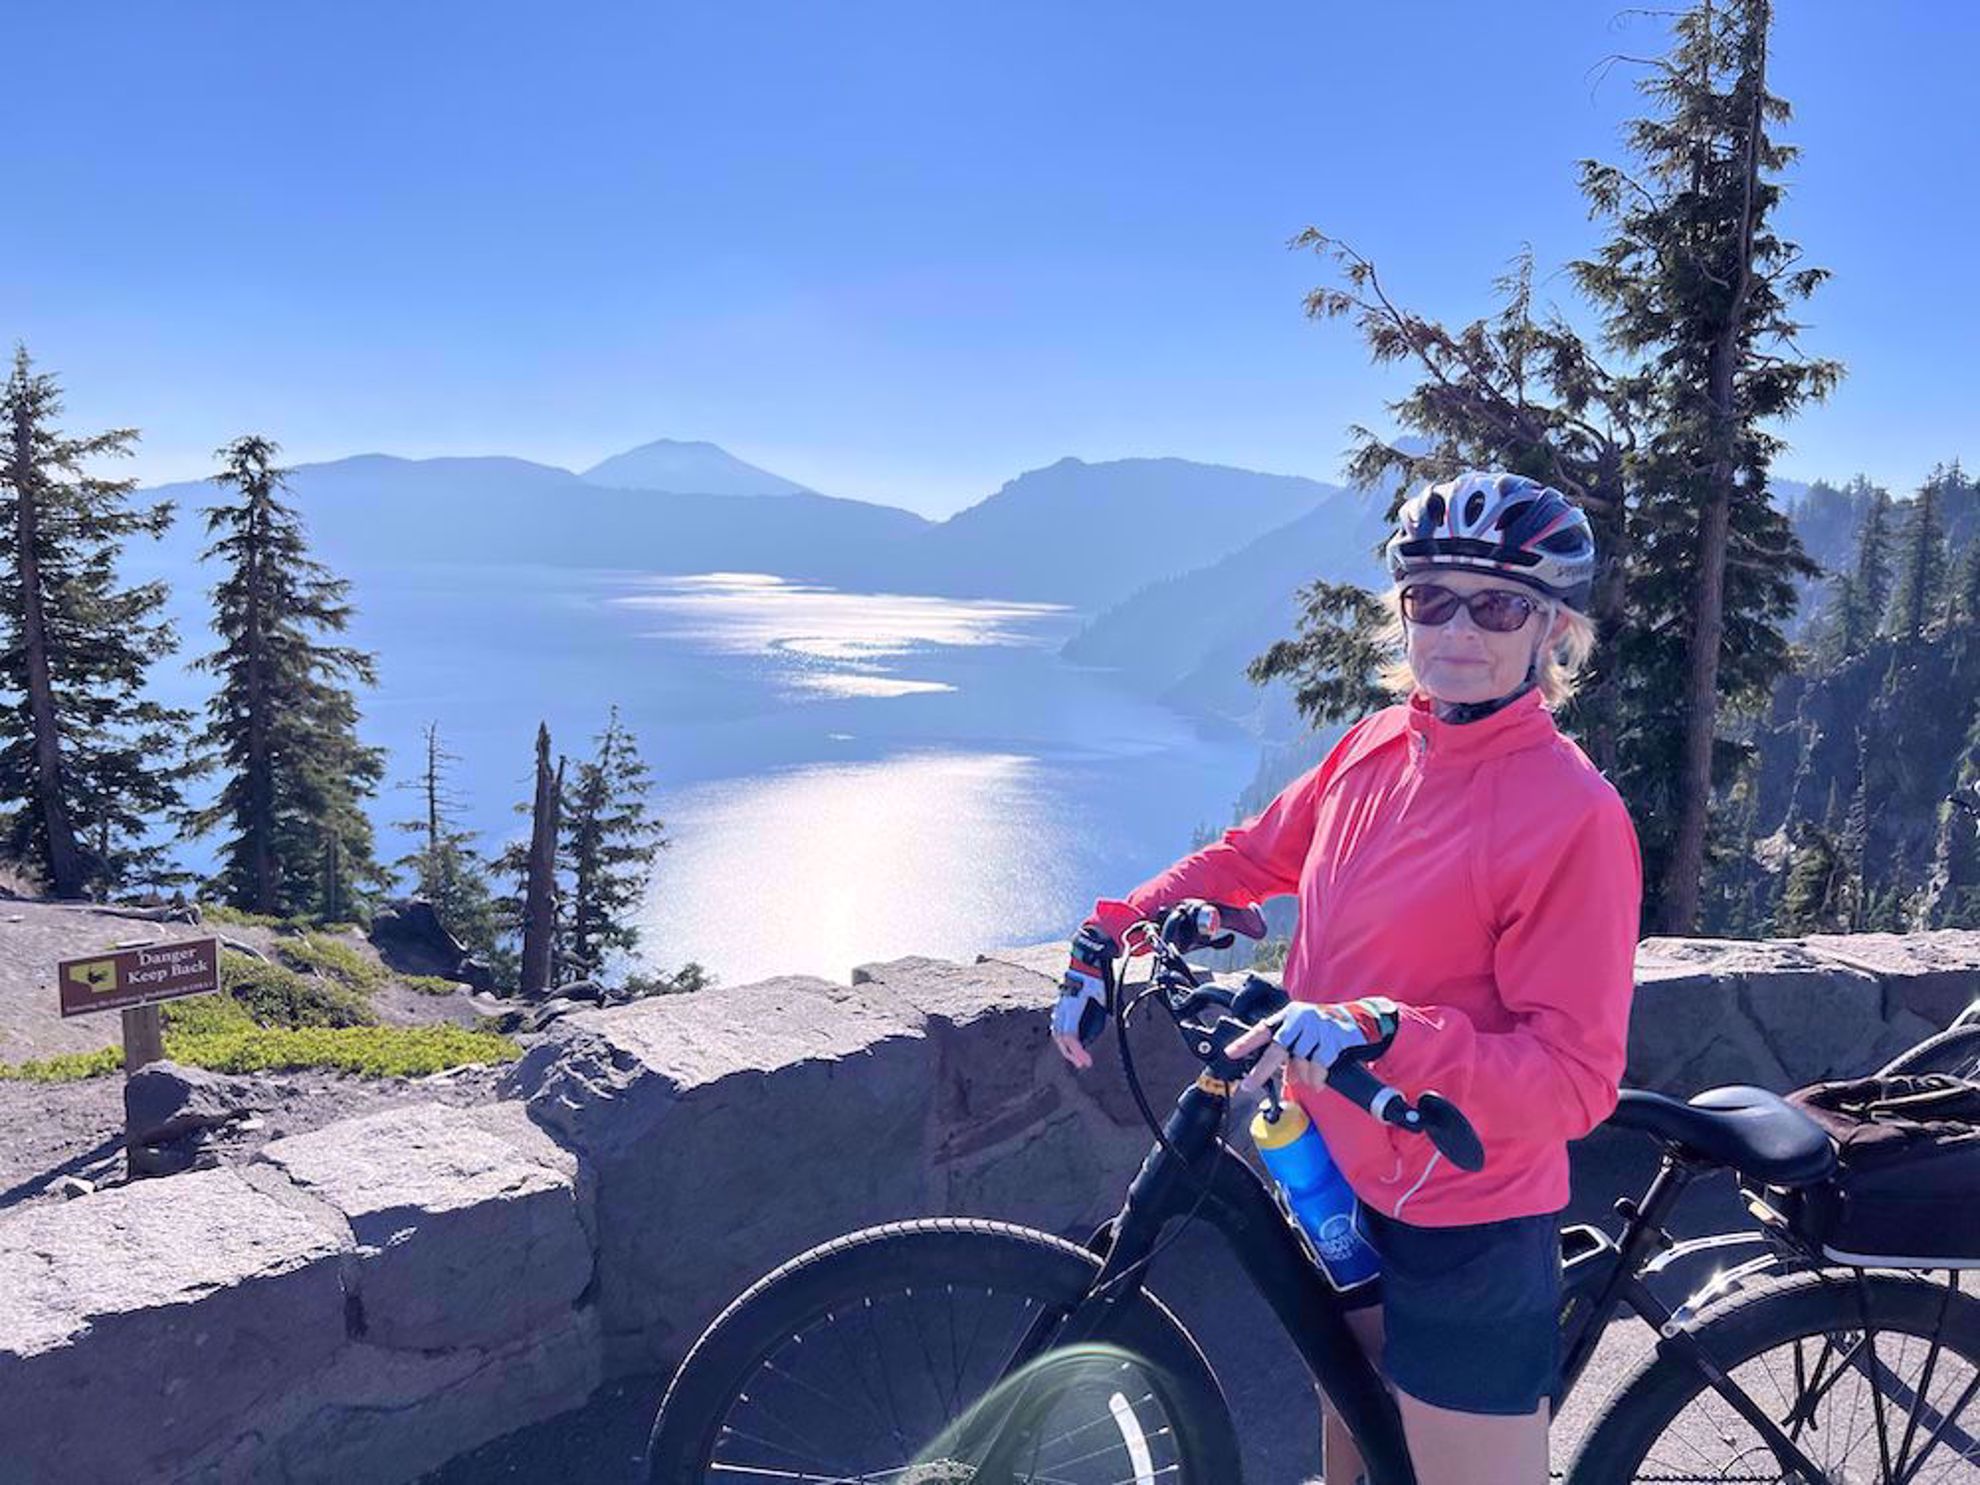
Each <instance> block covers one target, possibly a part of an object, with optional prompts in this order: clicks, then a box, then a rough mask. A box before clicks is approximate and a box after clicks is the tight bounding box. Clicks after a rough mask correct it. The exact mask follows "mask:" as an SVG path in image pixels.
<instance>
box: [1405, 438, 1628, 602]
mask: <svg viewBox="0 0 1980 1485" xmlns="http://www.w3.org/2000/svg"><path fill="white" fill-rule="evenodd" d="M1387 554H1388V561H1389V575H1390V576H1391V577H1392V578H1394V579H1395V580H1396V581H1397V582H1399V583H1400V582H1402V581H1403V580H1404V579H1405V578H1409V577H1414V576H1416V575H1417V574H1418V573H1424V572H1435V571H1437V570H1439V569H1443V570H1446V571H1448V570H1450V569H1452V568H1459V569H1464V570H1468V571H1473V572H1490V573H1494V574H1496V575H1497V576H1499V577H1503V578H1507V579H1510V580H1511V581H1513V582H1516V583H1519V584H1521V585H1523V586H1525V587H1528V588H1532V589H1534V590H1536V591H1537V592H1540V593H1544V594H1546V595H1547V596H1548V597H1549V598H1552V599H1554V600H1555V601H1556V602H1558V603H1561V604H1564V605H1566V606H1567V607H1568V608H1571V609H1574V610H1576V611H1577V612H1580V613H1585V612H1587V609H1588V596H1589V593H1590V592H1591V591H1592V590H1593V588H1594V585H1595V534H1594V532H1593V531H1592V530H1591V529H1590V527H1589V525H1588V517H1587V516H1586V515H1585V514H1584V513H1583V512H1582V510H1581V508H1580V507H1579V506H1577V505H1575V504H1574V503H1573V502H1572V501H1571V500H1569V499H1568V498H1567V496H1565V495H1563V494H1562V493H1561V492H1560V491H1559V490H1556V489H1554V488H1553V487H1552V486H1551V485H1543V484H1541V483H1540V482H1539V481H1538V480H1532V479H1528V478H1527V477H1526V476H1525V475H1520V474H1504V473H1500V472H1496V471H1481V470H1475V469H1474V470H1467V471H1465V472H1464V473H1463V474H1460V475H1458V476H1457V477H1456V478H1454V479H1448V480H1444V481H1442V482H1440V483H1437V484H1432V485H1427V486H1425V487H1424V488H1423V489H1422V490H1420V491H1418V492H1417V493H1416V494H1415V495H1413V496H1411V497H1410V498H1409V499H1408V500H1407V501H1405V502H1404V503H1403V508H1402V510H1401V511H1399V512H1398V513H1397V517H1396V531H1395V534H1394V535H1393V536H1391V537H1390V538H1389V545H1388V549H1387Z"/></svg>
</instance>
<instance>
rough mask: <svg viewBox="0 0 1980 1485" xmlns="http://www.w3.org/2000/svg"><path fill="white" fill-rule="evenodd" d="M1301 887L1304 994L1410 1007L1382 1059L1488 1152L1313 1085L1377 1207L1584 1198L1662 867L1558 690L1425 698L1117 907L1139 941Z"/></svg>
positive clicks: (1307, 1094)
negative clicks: (1481, 711)
mask: <svg viewBox="0 0 1980 1485" xmlns="http://www.w3.org/2000/svg"><path fill="white" fill-rule="evenodd" d="M1289 892H1296V893H1298V895H1299V927H1298V929H1297V931H1296V933H1295V934H1294V937H1293V941H1292V948H1291V953H1290V955H1289V956H1288V959H1287V962H1286V976H1285V982H1286V988H1287V990H1288V991H1289V992H1290V993H1291V995H1292V996H1293V998H1294V999H1296V1000H1308V1001H1316V1002H1321V1003H1325V1002H1329V1001H1341V1000H1353V999H1355V998H1357V997H1359V996H1363V995H1386V996H1388V997H1390V998H1391V999H1393V1000H1395V1001H1396V1002H1397V1003H1398V1004H1399V1005H1400V1006H1401V1007H1402V1018H1401V1025H1400V1027H1399V1028H1398V1030H1397V1032H1396V1036H1395V1040H1394V1042H1393V1043H1392V1044H1391V1046H1390V1048H1389V1050H1388V1052H1387V1053H1386V1054H1384V1055H1383V1056H1382V1057H1381V1059H1380V1060H1379V1061H1378V1063H1377V1064H1376V1070H1377V1071H1378V1072H1380V1073H1381V1075H1382V1076H1383V1078H1384V1080H1385V1081H1387V1082H1389V1083H1392V1084H1394V1085H1395V1086H1396V1087H1398V1088H1400V1089H1401V1090H1402V1091H1403V1092H1404V1093H1405V1094H1407V1095H1408V1096H1409V1097H1411V1098H1412V1099H1414V1098H1415V1097H1417V1096H1418V1095H1419V1094H1421V1093H1422V1092H1424V1091H1425V1090H1426V1089H1432V1088H1434V1089H1436V1090H1437V1091H1438V1092H1439V1093H1442V1094H1443V1095H1444V1096H1445V1097H1447V1098H1450V1099H1453V1100H1454V1101H1455V1102H1456V1103H1457V1104H1458V1106H1459V1107H1460V1108H1462V1109H1463V1110H1464V1111H1465V1113H1466V1114H1467V1115H1469V1116H1470V1118H1471V1122H1472V1124H1473V1125H1474V1126H1475V1127H1476V1128H1477V1130H1478V1134H1479V1137H1480V1138H1481V1139H1482V1140H1483V1141H1484V1145H1485V1167H1484V1169H1483V1170H1481V1171H1478V1172H1476V1173H1475V1174H1466V1173H1465V1172H1464V1171H1461V1170H1458V1169H1456V1168H1455V1167H1454V1166H1452V1165H1451V1164H1450V1162H1448V1161H1446V1160H1444V1159H1442V1158H1441V1157H1439V1156H1438V1155H1437V1153H1436V1151H1435V1150H1434V1149H1433V1148H1432V1147H1431V1145H1430V1142H1429V1141H1428V1140H1426V1139H1424V1138H1422V1137H1421V1136H1418V1135H1411V1134H1405V1133H1403V1132H1402V1131H1400V1130H1397V1129H1394V1128H1393V1127H1391V1126H1388V1125H1384V1124H1378V1123H1377V1122H1376V1121H1375V1120H1374V1119H1372V1118H1370V1117H1369V1116H1368V1115H1367V1114H1366V1113H1365V1112H1363V1111H1362V1110H1361V1109H1359V1108H1357V1107H1355V1106H1354V1105H1352V1104H1350V1103H1349V1102H1348V1101H1347V1100H1346V1099H1344V1098H1342V1097H1340V1096H1339V1095H1338V1094H1335V1093H1332V1092H1330V1091H1328V1090H1325V1089H1322V1088H1307V1087H1301V1088H1298V1089H1297V1090H1296V1091H1297V1093H1298V1096H1299V1099H1300V1102H1301V1103H1302V1104H1303V1105H1305V1107H1306V1109H1307V1112H1308V1113H1309V1114H1311V1115H1312V1118H1313V1121H1314V1123H1315V1124H1316V1125H1317V1126H1318V1128H1319V1130H1320V1133H1321V1135H1322V1137H1323V1138H1325V1140H1326V1141H1327V1148H1328V1150H1329V1151H1330V1152H1331V1153H1332V1154H1333V1156H1334V1158H1335V1160H1337V1161H1338V1162H1339V1163H1340V1166H1341V1169H1342V1171H1343V1172H1344V1173H1345V1174H1346V1176H1347V1178H1348V1180H1349V1182H1350V1183H1351V1184H1352V1185H1353V1187H1354V1189H1355V1191H1356V1193H1357V1194H1358V1195H1359V1196H1360V1197H1361V1199H1362V1200H1363V1201H1365V1202H1367V1203H1369V1204H1370V1205H1371V1206H1374V1207H1376V1208H1378V1209H1379V1210H1381V1211H1382V1212H1384V1213H1386V1214H1388V1215H1390V1216H1392V1217H1397V1218H1400V1219H1402V1220H1405V1221H1408V1222H1411V1223H1413V1224H1416V1225H1418V1226H1423V1227H1452V1226H1458V1225H1461V1224H1464V1223H1472V1222H1491V1221H1497V1220H1499V1219H1501V1218H1506V1217H1521V1216H1530V1215H1535V1214H1539V1213H1547V1212H1556V1211H1559V1210H1560V1209H1561V1208H1562V1207H1564V1206H1565V1205H1566V1204H1567V1199H1568V1159H1567V1142H1568V1141H1569V1140H1571V1139H1576V1138H1578V1137H1580V1136H1581V1135H1584V1134H1586V1133H1588V1131H1589V1130H1591V1129H1593V1128H1594V1127H1595V1126H1596V1125H1597V1124H1599V1123H1601V1122H1602V1120H1604V1119H1605V1118H1607V1117H1608V1115H1609V1113H1610V1111H1611V1110H1612V1109H1614V1107H1615V1104H1616V1087H1617V1084H1618V1082H1619V1080H1620V1079H1621V1077H1622V1071H1623V1061H1624V1053H1625V1048H1626V1043H1627V1038H1628V1028H1629V1006H1630V997H1631V993H1632V991H1633V989H1634V984H1635V981H1634V968H1635V959H1636V933H1637V919H1638V914H1639V911H1640V904H1641V901H1642V893H1643V867H1642V860H1641V857H1640V856H1639V854H1638V851H1637V844H1636V831H1635V829H1634V827H1633V826H1632V825H1631V824H1630V819H1629V813H1628V811H1627V810H1626V809H1625V808H1624V806H1623V802H1622V798H1621V796H1620V795H1618V794H1617V793H1616V791H1615V787H1614V786H1613V785H1611V784H1610V783H1609V781H1608V780H1607V779H1605V778H1603V777H1602V775H1601V774H1600V773H1599V772H1598V771H1597V770H1596V768H1595V766H1594V765H1593V764H1592V763H1590V762H1589V761H1588V758H1587V756H1586V755H1585V754H1584V753H1583V752H1582V751H1581V749H1580V748H1579V747H1577V746H1576V745H1575V744H1574V742H1573V741H1572V740H1570V739H1569V738H1567V737H1565V736H1563V735H1562V734H1561V732H1560V731H1559V730H1558V729H1557V728H1556V727H1555V726H1554V718H1553V714H1552V713H1551V712H1549V711H1548V710H1547V709H1546V708H1545V707H1543V706H1542V705H1541V699H1540V693H1539V692H1538V691H1529V692H1527V693H1526V694H1525V695H1524V696H1521V697H1520V698H1519V699H1518V700H1517V701H1514V702H1512V703H1511V704H1510V705H1508V706H1506V707H1505V708H1504V709H1503V710H1501V711H1498V712H1495V713H1494V714H1493V715H1491V716H1489V717H1486V718H1484V719H1483V720H1481V721H1477V722H1469V723H1464V724H1462V725H1456V724H1452V723H1448V722H1443V721H1439V720H1438V719H1437V717H1436V715H1435V714H1434V713H1433V712H1432V710H1431V708H1430V704H1429V702H1428V701H1427V699H1426V698H1424V697H1423V696H1421V695H1418V696H1415V697H1412V698H1411V700H1410V701H1409V703H1408V704H1407V705H1398V706H1392V707H1388V708H1386V709H1384V710H1382V711H1379V712H1376V713H1375V714H1374V715H1372V716H1369V717H1365V718H1363V719H1362V720H1361V721H1360V722H1358V723H1356V724H1355V726H1354V727H1353V728H1352V729H1350V730H1349V732H1348V734H1347V735H1346V736H1345V737H1343V738H1342V739H1341V740H1340V742H1339V743H1337V744H1336V745H1335V746H1334V748H1333V750H1332V751H1331V752H1330V753H1329V754H1328V755H1327V757H1326V758H1325V759H1324V760H1323V761H1322V762H1321V763H1320V765H1319V766H1318V767H1317V768H1315V769H1313V770H1312V771H1311V772H1309V773H1307V774H1305V775H1303V776H1302V777H1300V778H1298V779H1296V780H1295V781H1294V782H1293V783H1292V784H1291V785H1290V786H1288V787H1287V788H1286V790H1285V792H1283V793H1282V794H1280V795H1279V797H1278V798H1277V799H1275V800H1273V801H1272V803H1271V805H1270V806H1269V807H1267V808H1266V809H1265V810H1264V811H1263V812H1262V813H1261V814H1259V815H1258V816H1257V817H1256V818H1254V819H1252V820H1249V821H1247V822H1245V823H1244V824H1243V825H1240V826H1237V827H1236V828H1235V829H1232V830H1227V831H1225V832H1224V836H1223V839H1222V840H1220V841H1218V842H1216V843H1214V844H1212V845H1209V846H1206V847H1204V848H1203V849H1202V850H1200V851H1198V852H1196V853H1195V854H1194V855H1191V856H1188V857H1185V858H1184V859H1183V860H1181V861H1179V862H1177V863H1176V864H1175V865H1174V866H1172V867H1170V868H1169V869H1168V870H1167V871H1165V872H1163V873H1162V874H1161V875H1159V876H1157V877H1155V878H1153V879H1152V880H1150V881H1147V882H1144V883H1143V884H1142V885H1141V886H1139V887H1137V888H1135V890H1134V891H1132V892H1130V893H1129V894H1128V895H1127V897H1126V899H1124V900H1113V899H1107V900H1103V901H1101V902H1099V903H1097V904H1096V905H1095V907H1094V917H1096V918H1097V919H1099V921H1100V922H1101V923H1102V925H1104V926H1105V927H1106V928H1107V929H1108V930H1109V931H1110V932H1111V933H1113V934H1114V936H1115V937H1116V938H1117V939H1118V938H1119V937H1120V935H1121V933H1122V932H1123V931H1124V930H1125V929H1126V927H1127V926H1128V924H1130V923H1132V922H1134V921H1135V920H1136V919H1137V918H1141V917H1146V916H1148V915H1149V914H1151V913H1153V912H1156V911H1157V910H1159V909H1161V908H1163V907H1166V906H1168V905H1169V904H1171V903H1174V902H1177V901H1180V900H1181V899H1183V898H1186V897H1201V898H1207V899H1209V900H1211V901H1213V902H1225V903H1233V904H1235V903H1246V902H1262V901H1263V900H1264V899H1266V898H1268V897H1273V896H1277V895H1279V894H1282V893H1289Z"/></svg>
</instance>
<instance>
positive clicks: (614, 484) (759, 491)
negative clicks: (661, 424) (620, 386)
mask: <svg viewBox="0 0 1980 1485" xmlns="http://www.w3.org/2000/svg"><path fill="white" fill-rule="evenodd" d="M578 478H580V479H582V480H583V481H584V482H585V483H586V484H588V485H604V486H606V487H608V488H610V489H615V490H661V491H665V492H666V493H668V494H671V495H813V494H816V493H817V492H816V491H815V490H812V489H810V488H809V487H807V486H805V485H800V484H799V483H797V481H795V480H787V479H785V478H784V477H783V476H782V475H781V474H772V473H770V471H769V470H767V469H758V468H757V467H756V466H755V465H754V464H745V463H744V462H743V461H742V460H740V459H738V458H737V457H736V456H735V455H734V454H731V453H730V452H729V451H728V450H727V449H724V448H721V447H719V446H718V445H716V444H712V443H702V442H683V441H681V440H679V439H673V438H658V439H655V440H654V441H653V442H652V443H643V444H641V445H640V446H639V447H638V448H636V449H627V450H626V451H625V452H624V453H623V454H614V455H612V457H611V458H609V459H602V460H600V461H599V462H598V463H596V464H594V465H592V466H591V468H589V469H587V470H585V471H584V472H583V473H582V474H580V475H579V476H578Z"/></svg>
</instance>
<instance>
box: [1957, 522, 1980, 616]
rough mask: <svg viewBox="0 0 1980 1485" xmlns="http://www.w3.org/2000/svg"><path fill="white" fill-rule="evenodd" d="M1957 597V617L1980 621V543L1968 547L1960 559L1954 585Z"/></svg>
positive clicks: (1976, 542)
mask: <svg viewBox="0 0 1980 1485" xmlns="http://www.w3.org/2000/svg"><path fill="white" fill-rule="evenodd" d="M1952 588H1953V592H1954V593H1955V595H1956V597H1957V616H1958V617H1959V618H1961V619H1967V620H1972V619H1980V541H1975V542H1974V543H1972V544H1971V545H1970V546H1968V547H1967V549H1966V551H1965V553H1964V554H1963V555H1962V556H1961V557H1960V559H1959V573H1958V576H1957V579H1956V580H1955V581H1954V582H1953V584H1952Z"/></svg>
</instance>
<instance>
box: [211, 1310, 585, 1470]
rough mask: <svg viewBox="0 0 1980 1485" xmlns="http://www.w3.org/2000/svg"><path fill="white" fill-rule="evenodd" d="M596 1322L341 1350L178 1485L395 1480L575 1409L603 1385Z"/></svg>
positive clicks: (571, 1318) (576, 1317)
mask: <svg viewBox="0 0 1980 1485" xmlns="http://www.w3.org/2000/svg"><path fill="white" fill-rule="evenodd" d="M601 1355H602V1352H601V1348H600V1346H599V1341H598V1323H597V1317H596V1315H594V1314H593V1313H591V1312H590V1311H583V1312H577V1313H566V1314H565V1316H564V1317H563V1318H562V1319H561V1320H560V1321H558V1322H557V1323H556V1324H555V1325H552V1326H550V1327H549V1328H547V1329H545V1330H541V1331H536V1332H533V1333H532V1334H530V1335H527V1336H524V1337H521V1338H519V1339H516V1340H511V1341H505V1342H503V1343H502V1344H501V1345H499V1346H494V1347H490V1348H488V1349H485V1350H484V1349H480V1348H473V1347H470V1348H466V1349H459V1350H451V1351H437V1352H416V1351H385V1350H380V1349H379V1348H377V1347H375V1346H368V1345H363V1344H358V1345H352V1346H347V1347H345V1348H344V1350H343V1351H341V1352H340V1353H338V1355H337V1356H336V1358H335V1359H334V1360H333V1361H332V1362H331V1363H330V1365H328V1366H327V1367H325V1368H323V1369H322V1370H321V1371H319V1372H318V1373H316V1374H315V1375H314V1376H312V1377H311V1378H309V1380H308V1382H307V1384H306V1385H304V1386H302V1387H300V1388H297V1389H294V1390H292V1391H291V1392H289V1393H288V1394H287V1395H285V1396H284V1397H283V1398H282V1399H281V1400H280V1401H279V1402H278V1403H276V1404H275V1405H274V1406H272V1407H271V1408H269V1409H267V1410H266V1411H265V1412H263V1413H262V1414H260V1415H259V1416H258V1417H257V1418H256V1420H255V1425H256V1426H255V1427H254V1429H253V1430H252V1431H251V1432H248V1433H244V1434H242V1435H240V1436H238V1437H235V1438H232V1439H229V1440H226V1441H224V1442H223V1443H220V1444H217V1445H216V1446H215V1447H214V1448H212V1449H211V1450H209V1451H208V1452H207V1453H206V1454H204V1455H202V1456H201V1457H200V1458H199V1459H197V1460H195V1461H194V1462H193V1463H192V1465H191V1466H190V1467H188V1468H187V1469H186V1470H185V1471H184V1472H183V1473H182V1474H181V1475H180V1476H179V1477H178V1480H177V1485H345V1482H348V1481H354V1480H362V1481H366V1482H368V1485H405V1482H410V1481H413V1480H417V1479H418V1478H420V1477H421V1476H422V1475H424V1474H426V1473H427V1472H428V1471H430V1470H433V1469H437V1468H438V1467H439V1466H441V1465H443V1464H445V1463H446V1462H447V1461H448V1460H449V1459H452V1458H453V1457H454V1456H455V1455H457V1454H462V1453H465V1452H467V1451H468V1450H470V1449H474V1448H477V1447H479V1446H480V1445H482V1444H485V1443H487V1442H488V1441H489V1440H490V1439H493V1438H497V1437H499V1436H500V1435H502V1434H505V1433H508V1432H511V1431H512V1430H514V1429H518V1428H524V1427H527V1426H528V1425H530V1424H532V1423H538V1422H541V1421H542V1420H544V1419H546V1418H552V1417H555V1416H556V1415H557V1414H559V1413H563V1412H568V1411H570V1410H571V1409H573V1408H577V1407H581V1406H582V1405H583V1404H584V1401H585V1399H586V1398H588V1397H589V1396H590V1395H591V1394H592V1392H593V1391H594V1390H596V1388H597V1387H598V1384H599V1382H600V1380H601V1375H600V1358H601Z"/></svg>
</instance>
